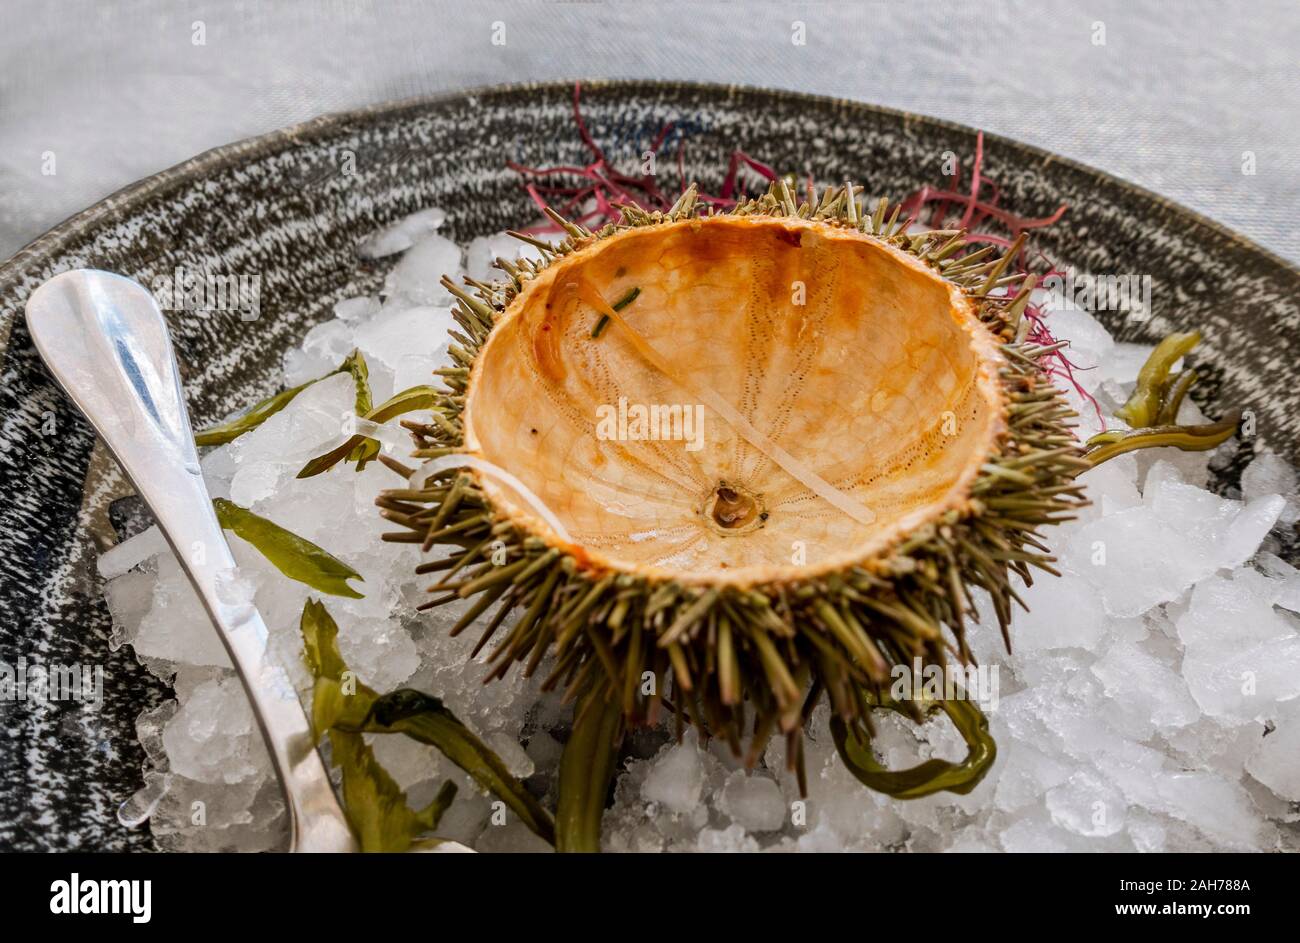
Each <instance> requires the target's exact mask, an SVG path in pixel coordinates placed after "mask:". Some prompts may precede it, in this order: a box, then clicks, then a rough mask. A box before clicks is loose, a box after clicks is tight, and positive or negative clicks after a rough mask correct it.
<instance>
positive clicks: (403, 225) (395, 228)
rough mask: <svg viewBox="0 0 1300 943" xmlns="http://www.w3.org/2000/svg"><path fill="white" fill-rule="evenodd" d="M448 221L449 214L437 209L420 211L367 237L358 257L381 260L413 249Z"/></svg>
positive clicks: (362, 243)
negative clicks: (418, 241) (417, 242)
mask: <svg viewBox="0 0 1300 943" xmlns="http://www.w3.org/2000/svg"><path fill="white" fill-rule="evenodd" d="M446 219H447V214H446V213H444V212H443V211H442V210H440V209H438V208H437V207H436V206H435V207H430V208H429V209H425V210H419V211H418V212H415V213H412V214H411V215H410V216H407V217H405V218H403V219H400V220H398V221H397V222H396V223H395V224H393V225H392V226H389V227H387V228H385V229H381V230H380V231H379V232H377V233H373V234H371V235H369V236H367V237H366V238H365V239H363V240H362V241H361V244H360V245H359V246H357V255H359V256H361V257H362V258H363V259H380V258H383V257H384V256H387V255H393V254H394V253H397V252H404V251H406V250H407V249H409V248H411V246H412V245H414V243H415V242H416V241H417V240H419V239H424V238H426V237H427V236H429V235H431V234H432V233H433V232H434V231H436V230H437V229H438V228H439V227H440V226H442V224H443V222H445V221H446Z"/></svg>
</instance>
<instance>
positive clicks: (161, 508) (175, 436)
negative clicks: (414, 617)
mask: <svg viewBox="0 0 1300 943" xmlns="http://www.w3.org/2000/svg"><path fill="white" fill-rule="evenodd" d="M27 329H28V331H29V332H30V333H31V336H32V342H33V343H34V344H35V345H36V349H37V351H39V352H40V355H41V357H43V358H44V359H45V363H46V365H47V366H48V367H49V369H50V373H51V374H53V376H54V378H55V379H56V380H57V381H58V382H59V385H60V386H62V387H63V389H64V390H65V391H67V394H68V396H69V397H71V399H72V401H73V402H74V403H76V405H77V407H78V408H79V409H80V410H81V411H82V412H83V413H85V414H86V418H87V419H89V420H90V424H91V425H92V426H94V427H95V431H96V432H98V433H99V437H100V438H101V439H103V440H104V444H105V445H107V446H108V448H109V450H110V451H111V452H112V453H113V455H114V457H115V458H116V459H117V461H118V463H119V464H120V465H121V466H122V470H123V471H124V472H126V476H127V477H128V478H129V479H130V480H131V483H132V484H133V485H135V490H136V492H137V493H138V494H139V495H140V497H141V498H143V499H144V502H145V503H146V504H147V505H148V506H149V509H150V510H151V511H152V512H153V515H154V518H155V519H156V520H157V521H158V528H159V530H161V531H162V533H163V535H164V536H165V537H166V538H167V542H168V543H169V544H170V545H171V548H172V550H173V551H174V552H175V554H176V559H177V561H179V562H180V564H181V566H182V567H184V569H185V572H186V573H187V574H188V575H189V578H190V582H192V583H193V584H194V589H195V591H196V592H197V593H198V594H199V598H200V599H201V600H202V601H203V605H204V608H206V609H207V611H208V615H210V616H211V617H212V622H213V624H214V625H215V626H216V627H217V631H218V634H219V635H220V636H221V640H222V642H223V643H224V644H225V646H226V651H228V652H229V653H230V660H231V662H232V663H233V664H234V666H235V670H236V671H238V672H239V677H240V679H241V680H242V681H243V683H244V689H245V690H246V691H247V692H248V699H249V701H250V702H251V703H252V705H253V713H254V714H255V715H256V716H257V722H258V726H260V727H261V730H262V736H263V737H264V738H265V740H266V745H267V749H268V750H269V751H270V754H271V762H272V763H274V764H275V770H276V772H277V773H278V774H279V777H280V785H281V787H282V788H283V790H284V797H285V803H286V807H287V808H288V810H289V829H290V832H289V834H290V839H289V841H290V849H291V850H293V851H356V850H357V843H356V839H355V838H353V835H352V831H351V829H350V828H349V827H348V823H347V819H345V818H344V816H343V809H342V808H341V807H340V806H339V802H338V799H337V798H336V797H335V795H334V790H333V788H332V787H331V786H330V780H329V775H328V774H327V773H326V770H325V764H324V763H323V762H322V761H321V758H320V754H319V753H317V752H316V748H315V746H314V744H313V738H312V734H311V725H310V724H309V723H308V721H307V715H306V714H305V713H303V709H302V705H301V704H300V703H299V701H298V695H297V693H296V692H295V691H294V688H293V684H292V682H291V681H290V680H289V676H288V674H287V673H286V672H285V670H284V669H283V668H282V667H281V666H279V665H277V664H275V663H274V662H273V661H272V660H271V657H270V653H269V652H268V650H267V631H266V624H265V623H264V622H263V621H262V617H261V615H260V614H259V613H258V611H257V609H256V608H255V607H254V606H253V605H252V603H251V602H248V601H246V600H244V599H242V598H240V595H239V593H238V592H237V591H235V587H233V586H232V585H231V584H230V583H229V582H228V580H229V577H230V576H231V575H232V574H233V573H234V566H235V558H234V557H233V556H232V555H231V553H230V547H229V545H228V544H227V543H226V539H225V536H224V535H223V534H222V532H221V526H220V525H219V524H218V523H217V517H216V514H215V513H214V512H213V510H212V499H211V498H210V497H209V495H208V489H207V487H206V486H205V485H204V483H203V476H202V475H201V474H200V471H199V457H198V453H197V452H196V451H195V448H194V435H193V433H192V432H191V430H190V419H189V415H188V413H187V412H186V410H185V397H184V395H183V393H182V392H181V381H180V372H179V371H178V369H177V366H176V355H175V353H174V352H173V351H172V344H171V339H170V338H169V337H168V334H167V323H166V321H164V320H163V316H162V313H161V312H160V311H159V310H158V305H157V303H156V302H155V301H154V298H153V296H152V295H151V294H150V293H149V292H148V291H146V290H145V289H144V288H143V287H141V286H140V285H138V284H137V283H135V282H133V281H131V280H130V279H128V278H123V277H121V276H120V275H112V274H110V273H108V272H97V271H93V270H89V269H79V270H77V271H72V272H65V273H63V274H62V275H56V276H55V277H54V278H51V279H50V280H49V281H47V282H46V283H45V284H43V285H41V286H40V287H39V288H37V289H36V291H34V292H32V295H31V297H30V298H29V299H28V300H27Z"/></svg>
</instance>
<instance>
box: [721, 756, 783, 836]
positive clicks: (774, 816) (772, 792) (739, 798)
mask: <svg viewBox="0 0 1300 943" xmlns="http://www.w3.org/2000/svg"><path fill="white" fill-rule="evenodd" d="M718 807H719V808H720V809H721V810H722V811H723V812H724V813H725V814H726V815H727V816H729V817H730V818H731V820H732V822H734V823H735V824H736V825H739V826H741V828H742V829H744V830H745V831H747V832H774V831H777V830H778V829H780V828H781V826H782V825H784V824H785V819H786V807H785V799H784V798H783V797H782V795H781V789H780V787H779V786H777V784H776V782H775V781H774V780H771V779H768V778H767V777H766V776H760V775H754V774H750V773H747V772H745V771H744V770H735V771H734V772H732V773H731V775H730V776H728V777H727V781H726V783H725V784H724V785H723V787H722V795H721V797H720V798H719V801H718Z"/></svg>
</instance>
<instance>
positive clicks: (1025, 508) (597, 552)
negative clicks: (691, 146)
mask: <svg viewBox="0 0 1300 943" xmlns="http://www.w3.org/2000/svg"><path fill="white" fill-rule="evenodd" d="M858 192H859V191H858V190H856V189H855V188H853V187H852V186H849V185H846V186H844V187H840V188H830V189H828V190H826V191H825V192H824V194H823V195H822V196H821V198H820V199H819V200H817V199H813V198H811V197H810V199H809V201H808V202H805V203H802V204H796V202H795V200H794V198H793V197H792V195H791V192H790V190H789V189H788V188H787V186H786V184H785V183H784V182H783V181H778V182H777V183H776V184H774V185H773V187H772V189H771V190H770V191H769V192H768V193H767V194H766V195H764V196H762V197H761V198H759V199H756V200H752V201H748V202H745V203H742V204H741V205H739V206H737V207H736V208H735V209H734V210H732V211H731V212H727V213H719V212H715V211H714V210H713V209H712V208H708V207H705V206H703V205H702V203H700V202H699V201H697V199H696V192H695V189H694V187H692V188H690V189H689V190H687V191H686V193H684V194H683V196H682V197H681V198H680V199H679V200H678V202H677V203H676V205H675V206H674V207H673V208H672V209H671V210H670V211H669V212H667V213H647V212H644V211H642V210H640V209H637V208H633V207H629V208H625V209H624V210H623V211H622V218H621V221H620V222H619V223H618V224H615V225H608V226H605V227H604V228H603V229H601V230H599V231H597V232H592V231H590V230H587V229H585V228H583V227H581V226H578V225H574V224H572V223H569V222H566V221H564V220H562V219H560V218H559V217H558V216H555V215H554V214H552V218H553V219H554V220H555V221H556V223H557V225H558V226H561V227H562V231H563V234H564V235H563V238H562V239H561V241H559V242H558V243H556V244H551V243H546V242H542V241H540V240H536V239H532V238H531V237H526V236H524V237H521V238H525V239H528V241H531V242H533V243H534V244H535V245H536V246H537V247H538V249H539V251H540V255H541V259H540V261H536V262H534V261H529V260H521V261H518V262H508V261H504V260H498V266H499V267H500V268H501V270H502V271H503V272H504V273H505V275H506V279H505V280H504V281H503V282H501V283H497V284H491V285H489V284H483V283H479V282H474V281H470V282H468V283H467V286H466V287H464V288H462V287H460V286H456V285H454V284H452V283H451V282H450V280H444V284H445V285H446V286H447V287H448V288H449V289H450V290H451V291H452V292H453V293H454V294H455V295H456V297H457V305H456V309H455V312H454V314H455V318H456V320H457V322H458V323H459V325H460V327H461V331H459V332H456V333H455V341H456V343H454V344H453V345H452V347H451V353H452V356H453V357H454V358H455V361H456V366H455V367H454V368H451V369H447V370H443V371H440V374H441V375H442V377H443V379H444V381H445V384H446V386H447V388H448V389H447V393H446V394H445V395H444V396H442V397H441V398H440V400H439V402H438V403H437V405H436V406H435V408H434V412H433V415H432V417H431V418H430V420H429V421H428V422H420V423H408V424H407V425H408V427H410V428H412V429H413V431H414V433H415V437H416V445H417V448H416V451H415V452H414V455H415V457H417V458H424V459H438V458H443V459H444V462H443V464H446V465H451V464H453V463H459V464H457V467H442V465H433V466H430V468H432V469H433V470H432V471H430V472H427V474H425V475H420V474H419V473H418V472H417V473H415V474H414V476H413V483H411V484H408V485H407V486H406V487H404V488H401V489H396V490H394V491H391V492H387V493H385V495H384V496H383V497H381V499H380V503H381V505H382V506H383V507H384V508H385V510H384V514H385V516H387V517H388V518H389V519H390V520H392V521H394V522H396V523H398V524H400V525H402V527H403V528H405V529H404V530H403V531H402V532H401V533H399V534H393V535H389V537H390V539H395V540H401V541H407V542H412V543H421V544H423V545H424V547H425V549H426V550H427V549H429V548H431V547H432V546H433V545H435V544H436V545H442V546H450V547H452V548H454V549H453V550H452V552H451V554H450V556H447V557H445V558H443V559H439V560H436V561H434V562H431V563H427V564H424V565H423V566H422V567H421V568H420V570H421V572H424V573H438V574H440V576H439V578H438V582H437V583H435V585H434V586H433V587H431V591H432V592H433V593H434V595H433V597H431V599H430V602H429V603H428V605H430V606H432V605H438V604H440V603H443V602H447V601H450V600H453V599H466V598H471V597H473V598H475V602H474V604H473V605H472V606H471V607H470V608H469V609H468V611H467V612H466V613H465V616H464V618H462V619H461V621H460V622H459V623H458V625H457V626H456V629H455V630H454V631H460V630H461V629H463V628H465V627H466V626H468V625H470V624H471V623H473V622H474V621H475V620H476V619H478V618H479V616H481V615H484V614H485V613H487V612H488V610H489V609H490V608H491V607H493V606H494V605H495V606H497V609H496V610H495V612H494V614H493V615H492V616H491V618H490V619H488V621H487V622H486V628H485V629H484V632H483V636H482V640H481V641H480V643H479V647H480V648H482V646H483V645H485V644H486V643H488V642H489V640H493V647H492V649H491V650H490V657H489V663H490V665H491V668H490V673H491V675H492V676H497V677H499V676H501V675H504V674H505V673H506V672H507V671H508V670H509V669H510V667H511V665H513V664H514V663H516V662H522V663H523V664H522V666H521V667H522V670H523V671H525V672H526V673H529V674H531V673H533V672H535V671H537V670H538V669H539V668H541V669H542V670H544V671H545V673H546V681H545V684H546V685H547V686H550V687H554V686H561V687H563V688H564V689H565V690H566V691H567V692H568V693H569V694H570V695H572V696H576V697H582V698H583V699H584V703H592V702H595V703H597V704H599V705H603V708H602V709H603V710H604V711H605V712H606V713H609V712H610V711H617V712H619V713H621V715H622V716H623V717H624V718H626V719H627V720H628V721H631V722H637V721H641V720H643V719H646V718H647V717H649V718H653V717H654V716H655V715H656V714H657V712H658V711H660V710H661V709H666V710H670V711H672V712H675V713H676V715H677V718H678V722H679V729H680V724H681V723H682V722H683V721H690V722H695V723H699V724H701V725H702V726H703V727H704V728H706V729H707V730H708V731H709V732H710V733H712V734H713V735H715V736H720V737H723V738H725V739H727V740H728V741H730V743H731V744H732V746H733V748H734V749H735V750H736V751H737V752H738V753H739V752H742V751H745V748H746V741H747V743H748V749H747V753H748V756H749V757H750V759H751V760H753V759H754V758H756V757H758V756H760V755H761V753H762V751H763V748H764V746H765V744H766V743H767V741H768V740H769V739H770V737H771V736H772V735H774V734H775V733H777V732H778V731H779V732H781V733H783V734H784V735H785V736H786V737H787V738H788V739H789V746H790V749H789V755H790V757H791V761H792V763H794V764H795V765H796V766H799V767H801V763H799V762H798V758H799V757H800V756H801V745H800V739H799V738H800V732H801V730H802V729H803V726H804V721H805V720H806V719H807V717H808V715H809V713H810V712H811V710H812V708H813V707H814V706H815V704H816V703H817V702H818V701H819V700H820V698H821V696H822V695H823V694H825V695H826V696H827V697H828V698H829V703H830V709H831V711H832V714H833V717H834V723H833V726H834V729H835V730H836V738H837V741H839V742H840V746H841V752H842V753H843V752H844V751H845V750H846V747H847V746H851V745H852V741H853V739H854V737H855V736H860V737H866V736H867V735H868V731H869V730H870V723H869V715H870V710H871V708H872V707H874V706H880V705H882V704H887V705H888V706H892V707H896V708H899V709H905V710H907V711H908V712H910V713H912V714H913V715H919V711H918V710H917V709H916V707H915V706H914V705H910V704H907V705H899V704H897V703H893V702H890V701H889V698H888V694H887V690H888V687H889V682H890V678H891V670H892V669H894V668H895V667H896V666H908V669H909V670H910V668H911V666H912V665H913V663H914V660H915V659H920V660H921V662H922V663H923V664H924V665H936V664H946V663H949V662H956V663H960V664H966V663H969V661H970V659H971V655H970V651H969V649H968V647H967V645H966V639H965V630H964V626H965V623H966V621H967V620H968V619H970V618H972V617H973V614H974V612H975V611H976V608H977V601H978V596H979V593H980V591H982V592H983V593H986V594H987V595H988V597H989V598H990V599H991V600H992V609H993V611H994V612H995V613H996V616H997V619H998V621H999V622H1000V624H1001V627H1002V630H1003V634H1004V635H1005V634H1006V631H1007V627H1008V624H1009V621H1010V617H1011V606H1012V603H1013V602H1014V601H1018V597H1017V595H1016V590H1015V588H1014V587H1013V585H1012V583H1011V575H1012V574H1017V575H1018V576H1019V577H1020V578H1021V579H1022V580H1023V581H1024V582H1025V583H1026V584H1027V583H1029V582H1030V580H1031V575H1030V571H1031V568H1035V567H1036V568H1039V569H1042V570H1046V571H1048V572H1055V571H1054V570H1052V567H1051V559H1052V558H1051V557H1050V556H1049V555H1048V552H1047V549H1046V547H1045V546H1044V544H1043V543H1042V542H1041V539H1040V536H1039V534H1038V528H1040V527H1041V526H1043V525H1047V524H1052V523H1055V522H1058V521H1061V520H1065V519H1068V515H1069V513H1070V512H1071V511H1072V510H1073V509H1075V508H1076V507H1077V506H1078V505H1079V504H1080V503H1081V502H1082V495H1081V490H1080V488H1079V486H1078V485H1077V484H1076V483H1075V482H1074V477H1075V476H1076V475H1077V474H1078V473H1079V472H1080V471H1081V470H1082V469H1084V468H1085V467H1087V466H1086V463H1085V462H1084V461H1083V460H1082V459H1081V458H1080V451H1079V448H1078V445H1077V442H1076V439H1075V437H1074V436H1073V434H1072V433H1071V431H1070V427H1069V425H1068V421H1069V419H1070V418H1071V416H1072V415H1073V414H1072V413H1071V412H1070V410H1069V408H1068V407H1067V406H1066V404H1065V403H1064V401H1063V400H1062V397H1061V395H1060V393H1059V392H1058V391H1057V389H1056V388H1055V387H1054V386H1053V385H1052V383H1051V381H1050V379H1049V378H1048V376H1047V375H1046V373H1045V372H1044V370H1043V369H1042V368H1041V367H1040V366H1039V360H1040V358H1041V357H1042V356H1043V355H1044V354H1045V353H1047V352H1049V351H1050V350H1052V349H1053V348H1047V347H1042V346H1037V345H1034V344H1032V343H1029V342H1028V341H1027V340H1026V333H1027V332H1026V330H1025V329H1024V327H1023V326H1022V314H1023V311H1024V308H1025V305H1026V304H1027V302H1028V298H1029V292H1030V290H1031V288H1032V284H1031V283H1029V282H1027V280H1026V278H1025V277H1024V276H1022V275H1017V274H1012V273H1010V272H1009V269H1010V264H1009V263H1010V259H1011V257H1012V254H1013V253H1014V252H1015V251H1016V248H1018V247H1016V248H1013V250H1012V251H1011V252H1008V253H1007V254H1006V255H1004V256H1001V257H995V255H994V250H993V249H992V248H991V247H989V248H984V249H981V250H978V251H973V252H972V251H968V245H967V243H966V241H965V238H964V234H963V233H961V232H957V231H950V230H942V231H931V232H923V233H911V232H909V231H908V227H907V226H906V225H905V222H903V221H900V220H898V218H897V217H898V211H897V209H895V210H894V213H893V214H892V215H891V216H890V217H889V218H888V219H886V218H885V212H886V207H887V204H886V202H885V201H883V200H882V201H881V202H880V204H879V205H878V206H877V207H876V209H875V212H874V213H869V212H867V210H866V209H865V208H864V206H863V204H862V203H861V201H860V200H859V199H858ZM448 456H455V457H453V458H450V459H448V458H447V457H448ZM466 457H468V458H466ZM471 460H472V465H471V466H470V467H466V465H465V464H464V463H465V462H469V461H471ZM388 464H389V465H390V466H391V467H394V468H395V469H396V470H398V471H400V472H401V473H402V474H403V475H412V471H413V470H412V469H409V468H406V467H405V466H402V465H400V464H398V463H395V462H391V461H390V462H389V463H388ZM492 468H499V469H502V470H504V472H506V473H508V475H506V476H501V475H498V474H493V473H485V471H484V469H492ZM509 476H513V477H514V480H513V482H512V483H507V482H509V481H512V479H511V478H510V477H509ZM520 484H522V486H523V488H520V487H518V486H519V485H520ZM529 492H531V496H528V493H529ZM512 614H514V615H515V618H511V615H512ZM476 651H477V649H476ZM548 656H549V657H548ZM966 719H967V721H969V718H966ZM954 720H956V721H958V726H959V727H963V720H962V718H961V717H959V716H958V715H955V714H954ZM979 723H982V717H981V718H979ZM972 725H975V722H973V721H970V722H969V723H967V725H966V726H967V727H971V726H972ZM963 733H967V734H968V736H967V739H968V742H970V743H972V755H973V756H974V754H975V753H976V752H977V751H976V748H975V742H976V741H977V740H978V739H979V737H978V735H977V733H975V732H972V731H971V730H968V729H966V728H963ZM863 742H865V741H863ZM991 756H992V753H991V748H990V749H989V750H987V751H985V753H984V755H983V756H982V757H979V758H977V759H974V760H972V761H971V762H972V763H974V764H975V766H977V767H978V770H976V772H975V774H974V775H967V776H966V778H965V779H964V780H963V781H962V786H963V788H969V787H970V786H971V785H973V781H972V779H974V780H977V779H978V776H979V775H982V772H983V770H984V769H986V768H987V762H988V761H989V760H991ZM931 762H932V763H939V761H931ZM859 765H860V766H861V767H862V768H860V769H855V772H856V773H858V774H859V776H860V778H863V779H864V780H866V781H869V782H870V781H871V780H870V777H872V776H873V775H877V774H880V775H884V774H883V773H882V771H879V770H878V769H876V770H874V771H873V769H871V768H870V767H871V766H872V761H871V760H870V758H869V757H868V758H867V759H866V760H864V761H863V763H861V764H859ZM923 765H924V764H923ZM941 765H946V764H941ZM918 769H919V768H918ZM935 772H937V770H931V771H930V773H931V774H930V775H928V776H921V777H920V779H919V780H918V778H917V777H915V776H914V777H913V778H912V780H910V781H909V782H910V786H909V785H908V784H907V783H899V782H893V781H889V780H887V779H878V780H877V782H874V783H872V784H873V785H882V784H883V785H882V788H886V789H887V791H895V792H896V793H897V794H899V795H913V794H923V792H924V791H926V790H925V789H924V788H923V787H924V783H925V782H932V781H937V779H936V776H935V775H932V774H934V773H935ZM966 772H967V774H970V773H971V770H970V769H968V770H967V771H966ZM918 782H921V786H918V785H917V783H918ZM948 788H953V783H949V784H948ZM918 789H919V791H918Z"/></svg>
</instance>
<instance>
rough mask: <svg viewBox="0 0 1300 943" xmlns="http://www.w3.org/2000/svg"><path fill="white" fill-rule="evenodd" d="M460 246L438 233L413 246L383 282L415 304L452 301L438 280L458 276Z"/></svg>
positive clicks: (447, 302) (390, 289) (390, 292)
mask: <svg viewBox="0 0 1300 943" xmlns="http://www.w3.org/2000/svg"><path fill="white" fill-rule="evenodd" d="M459 270H460V247H459V246H458V245H456V243H454V242H452V241H451V240H450V239H446V238H444V237H442V236H439V235H437V234H436V233H435V234H433V235H430V236H426V237H425V238H423V239H421V240H420V241H419V242H417V243H415V245H413V246H411V248H410V249H408V250H407V251H406V254H405V255H403V256H402V259H401V261H400V262H398V263H397V265H396V266H395V267H394V268H393V270H392V271H391V272H389V274H388V278H387V279H386V280H385V281H384V290H385V291H386V292H388V294H389V295H392V296H400V297H401V298H403V299H405V300H406V301H407V302H410V303H411V304H415V305H436V304H449V303H450V302H451V295H450V294H449V293H448V291H447V289H445V288H443V287H442V285H441V284H439V282H440V281H441V280H442V278H443V276H447V277H448V278H451V279H455V278H456V274H457V272H458V271H459Z"/></svg>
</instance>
